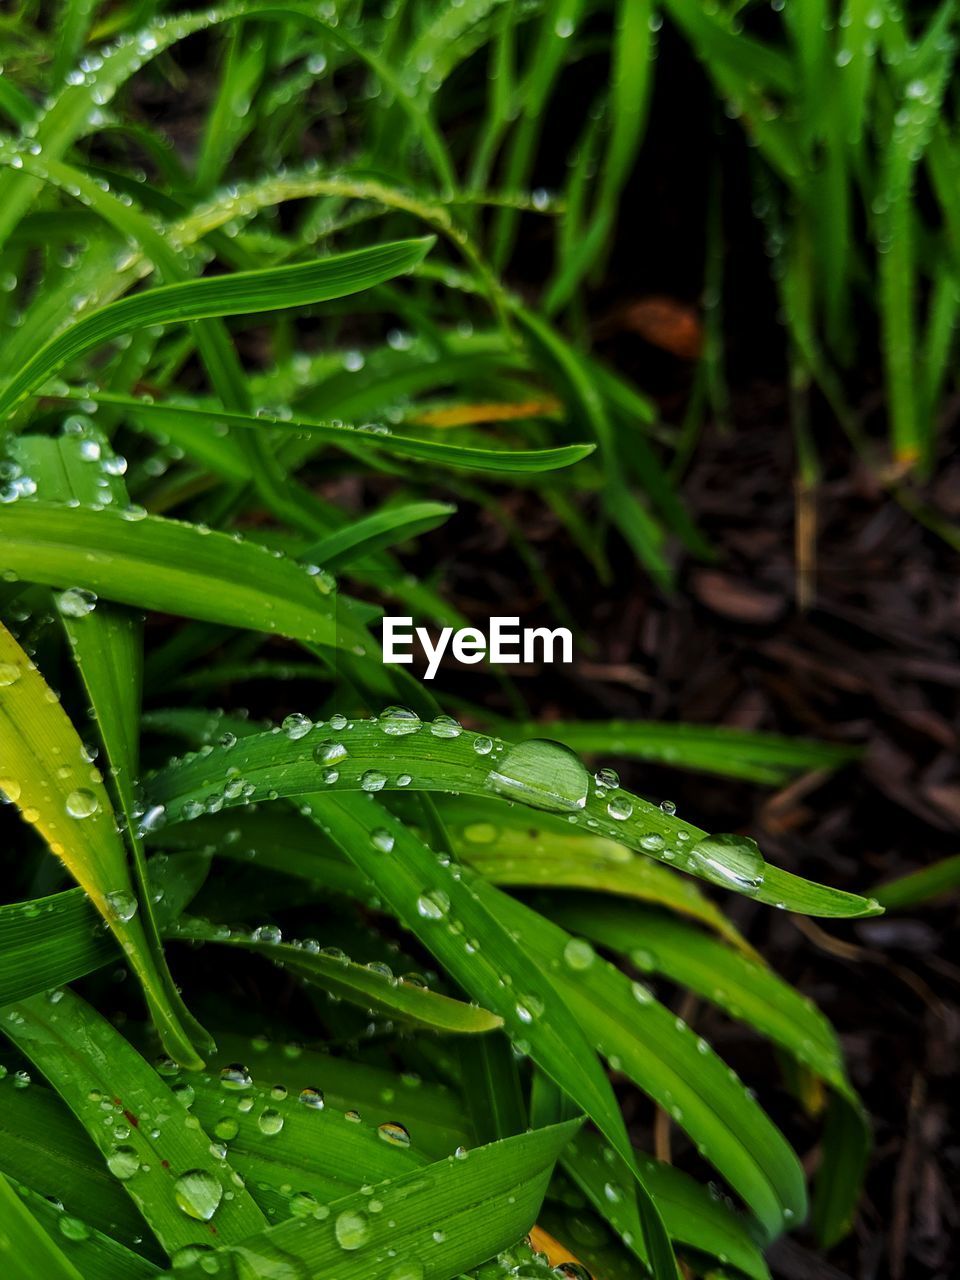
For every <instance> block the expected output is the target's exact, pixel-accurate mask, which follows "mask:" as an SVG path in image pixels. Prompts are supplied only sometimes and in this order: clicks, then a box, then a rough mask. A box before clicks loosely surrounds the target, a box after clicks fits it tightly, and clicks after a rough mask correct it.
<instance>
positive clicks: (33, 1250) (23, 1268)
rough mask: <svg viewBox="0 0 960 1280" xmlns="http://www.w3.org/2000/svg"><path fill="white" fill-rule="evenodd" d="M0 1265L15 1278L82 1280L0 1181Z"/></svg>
mask: <svg viewBox="0 0 960 1280" xmlns="http://www.w3.org/2000/svg"><path fill="white" fill-rule="evenodd" d="M0 1263H2V1264H3V1267H4V1270H5V1271H6V1272H7V1273H8V1274H9V1275H11V1276H12V1277H14V1278H16V1277H17V1276H22V1277H24V1278H25V1277H27V1276H30V1275H35V1276H44V1277H47V1276H49V1277H50V1280H82V1277H81V1274H80V1272H79V1271H78V1270H77V1269H76V1267H75V1266H74V1265H73V1263H72V1262H70V1261H69V1260H68V1259H67V1258H66V1257H64V1255H63V1253H62V1252H61V1250H60V1249H58V1248H57V1246H56V1245H55V1244H54V1243H53V1241H52V1240H51V1238H50V1236H48V1235H47V1233H46V1232H45V1231H44V1229H43V1227H41V1226H40V1224H39V1222H37V1219H36V1218H35V1217H34V1216H33V1214H32V1213H31V1211H30V1208H29V1207H28V1205H27V1203H26V1202H25V1200H24V1197H23V1196H21V1195H18V1194H17V1192H16V1191H15V1190H14V1189H13V1187H11V1185H10V1183H9V1182H8V1181H7V1180H6V1178H3V1177H0Z"/></svg>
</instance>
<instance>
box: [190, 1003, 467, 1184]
mask: <svg viewBox="0 0 960 1280" xmlns="http://www.w3.org/2000/svg"><path fill="white" fill-rule="evenodd" d="M483 1043H486V1041H483V1040H480V1041H471V1044H472V1045H474V1047H476V1045H478V1044H483ZM217 1044H218V1045H219V1054H218V1057H217V1058H215V1059H214V1064H213V1065H220V1064H222V1065H224V1066H226V1065H228V1064H229V1063H232V1062H242V1063H244V1064H245V1065H246V1066H247V1067H248V1069H249V1071H250V1074H251V1075H252V1077H253V1080H254V1085H255V1087H259V1086H261V1085H262V1086H271V1088H272V1087H273V1086H275V1085H278V1084H279V1085H280V1086H282V1089H286V1091H287V1093H288V1094H289V1096H290V1097H291V1098H292V1099H295V1098H297V1097H298V1096H299V1093H300V1090H301V1089H303V1088H304V1086H309V1087H314V1088H318V1089H321V1090H322V1091H323V1094H324V1098H325V1103H326V1105H325V1107H324V1111H323V1113H322V1114H328V1113H331V1112H333V1111H340V1112H347V1111H359V1112H360V1115H361V1117H362V1120H363V1123H364V1124H365V1125H373V1126H375V1127H377V1128H379V1126H380V1125H381V1124H384V1123H390V1122H391V1121H397V1122H399V1123H400V1124H402V1125H403V1126H404V1127H405V1128H406V1129H407V1130H408V1131H409V1133H410V1135H411V1138H412V1145H413V1148H414V1150H415V1151H422V1152H423V1153H424V1154H426V1155H427V1157H428V1158H429V1159H431V1160H433V1159H438V1158H439V1157H440V1156H445V1155H449V1154H450V1152H451V1151H455V1150H456V1149H457V1147H459V1146H469V1145H474V1144H475V1141H476V1138H477V1136H478V1135H476V1134H475V1133H473V1132H472V1130H471V1126H470V1124H469V1122H468V1119H467V1114H466V1112H465V1111H464V1107H463V1102H462V1100H461V1098H460V1097H459V1096H458V1095H457V1094H455V1093H454V1092H453V1091H452V1090H451V1089H448V1088H447V1087H446V1086H445V1085H439V1084H436V1083H434V1082H432V1081H428V1080H424V1079H422V1078H420V1077H418V1076H402V1077H401V1078H400V1079H399V1081H398V1079H397V1076H396V1074H395V1073H394V1072H393V1071H392V1070H391V1069H389V1068H386V1067H381V1066H375V1065H372V1064H371V1063H369V1062H361V1061H358V1060H357V1059H351V1058H344V1057H340V1056H336V1057H334V1056H333V1055H332V1054H329V1053H319V1052H317V1051H315V1050H312V1049H304V1048H303V1047H302V1046H301V1045H297V1046H296V1051H295V1052H291V1051H290V1048H289V1046H287V1045H283V1044H278V1043H275V1042H272V1041H266V1040H265V1039H263V1038H262V1037H261V1038H257V1039H255V1040H254V1041H251V1040H250V1039H249V1038H248V1037H244V1036H239V1035H237V1034H236V1033H235V1032H229V1031H222V1030H221V1029H220V1028H219V1027H218V1028H217ZM193 1078H194V1077H190V1079H191V1081H192V1080H193ZM202 1083H203V1081H202V1077H201V1085H202ZM282 1089H281V1090H280V1091H281V1092H282ZM197 1095H198V1097H201V1098H202V1096H203V1089H202V1088H200V1089H198V1090H197ZM275 1101H276V1100H275V1099H272V1098H271V1102H275ZM201 1105H202V1103H201ZM350 1123H351V1124H355V1123H356V1121H355V1120H353V1119H352V1120H351V1121H350ZM242 1133H243V1126H242V1123H241V1136H242ZM378 1141H379V1139H378Z"/></svg>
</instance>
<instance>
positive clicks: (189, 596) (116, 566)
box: [0, 500, 366, 648]
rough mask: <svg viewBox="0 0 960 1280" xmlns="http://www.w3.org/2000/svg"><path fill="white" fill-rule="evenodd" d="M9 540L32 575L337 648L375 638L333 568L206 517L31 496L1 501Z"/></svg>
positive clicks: (17, 568)
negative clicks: (313, 565) (236, 534)
mask: <svg viewBox="0 0 960 1280" xmlns="http://www.w3.org/2000/svg"><path fill="white" fill-rule="evenodd" d="M0 539H2V542H3V563H4V567H5V568H6V569H7V570H9V571H11V572H13V573H15V574H17V576H19V577H21V578H23V579H25V580H26V581H33V582H42V583H45V584H46V585H48V586H61V587H63V586H68V587H69V586H79V587H82V588H84V589H86V590H88V591H92V592H94V593H95V594H96V595H97V596H98V597H102V598H104V599H106V600H113V601H116V602H118V603H120V604H126V605H132V606H134V607H135V608H141V609H155V610H158V611H160V612H163V613H174V614H179V615H180V616H186V617H193V618H199V619H201V620H203V621H206V622H215V623H218V624H221V625H224V626H235V627H244V628H255V629H258V630H263V631H267V632H276V633H279V634H280V635H285V636H288V637H290V638H291V639H295V640H302V641H305V642H309V643H311V644H318V645H324V646H329V647H331V648H334V647H337V646H338V645H341V644H343V645H349V646H351V647H353V646H354V645H361V646H363V644H364V643H365V642H366V638H365V636H364V635H363V634H362V632H361V631H360V630H359V629H358V628H357V627H356V626H355V625H354V623H353V620H352V618H351V617H350V615H349V607H348V606H346V605H345V604H344V602H342V601H341V602H339V603H338V604H337V605H336V606H335V605H334V604H332V603H331V602H332V600H333V596H332V595H331V594H330V590H331V588H330V579H329V578H328V577H324V576H322V575H311V574H310V573H309V572H308V571H307V569H305V568H303V567H302V566H300V565H298V564H296V563H295V562H294V561H292V560H289V559H287V558H286V557H284V556H280V557H275V556H273V555H272V554H271V553H270V552H268V551H267V549H266V548H265V547H261V546H258V545H257V544H256V543H252V542H240V541H237V540H235V539H234V538H232V537H230V536H229V535H227V534H225V533H217V532H211V531H210V530H206V529H204V528H201V527H199V526H197V525H191V524H183V523H181V522H179V521H175V520H166V519H163V518H162V517H160V516H146V515H144V514H143V513H142V511H139V510H136V509H132V510H130V511H127V512H123V511H113V510H111V509H109V508H104V509H103V510H95V509H93V508H85V507H69V506H67V505H66V504H62V505H61V504H55V503H45V502H35V501H32V500H31V501H28V502H19V503H16V504H13V505H12V506H6V507H4V508H3V509H2V510H0Z"/></svg>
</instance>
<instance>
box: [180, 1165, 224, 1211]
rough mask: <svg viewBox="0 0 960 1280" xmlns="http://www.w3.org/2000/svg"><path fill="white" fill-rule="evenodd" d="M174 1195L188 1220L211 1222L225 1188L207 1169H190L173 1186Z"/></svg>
mask: <svg viewBox="0 0 960 1280" xmlns="http://www.w3.org/2000/svg"><path fill="white" fill-rule="evenodd" d="M173 1194H174V1198H175V1199H176V1202H177V1206H178V1207H179V1208H180V1209H181V1210H182V1211H183V1212H184V1213H185V1214H186V1215H187V1217H188V1218H196V1220H197V1221H198V1222H209V1221H210V1219H211V1218H212V1217H213V1215H214V1214H215V1213H216V1212H217V1209H219V1207H220V1201H221V1200H222V1199H223V1187H221V1185H220V1183H219V1181H218V1180H217V1178H215V1177H214V1175H213V1174H212V1173H209V1172H208V1171H207V1170H206V1169H188V1170H187V1172H186V1173H182V1174H181V1175H180V1177H179V1178H178V1179H177V1180H176V1182H175V1183H174V1184H173Z"/></svg>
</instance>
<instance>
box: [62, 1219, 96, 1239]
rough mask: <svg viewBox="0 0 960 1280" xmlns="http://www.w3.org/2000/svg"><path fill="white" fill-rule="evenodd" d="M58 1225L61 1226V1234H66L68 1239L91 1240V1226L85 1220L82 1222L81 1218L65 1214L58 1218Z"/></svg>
mask: <svg viewBox="0 0 960 1280" xmlns="http://www.w3.org/2000/svg"><path fill="white" fill-rule="evenodd" d="M57 1226H58V1227H59V1228H60V1234H61V1235H62V1236H65V1237H66V1239H67V1240H78V1241H79V1240H89V1239H90V1228H89V1227H88V1226H87V1224H86V1223H85V1222H81V1221H80V1219H79V1218H71V1217H70V1216H69V1214H66V1213H65V1214H63V1215H62V1217H60V1218H58V1219H57Z"/></svg>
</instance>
